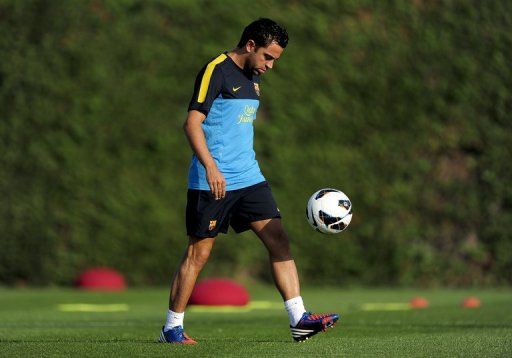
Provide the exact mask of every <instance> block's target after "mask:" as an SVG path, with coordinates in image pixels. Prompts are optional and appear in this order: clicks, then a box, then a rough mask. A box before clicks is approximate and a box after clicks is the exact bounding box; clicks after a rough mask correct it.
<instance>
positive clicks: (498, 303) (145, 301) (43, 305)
mask: <svg viewBox="0 0 512 358" xmlns="http://www.w3.org/2000/svg"><path fill="white" fill-rule="evenodd" d="M250 291H251V295H252V298H253V300H255V301H258V302H260V301H265V302H263V303H259V304H260V305H261V306H265V305H268V306H269V307H267V308H255V309H253V310H251V311H242V312H208V311H202V310H196V311H189V312H187V314H186V317H185V328H186V330H187V332H188V333H189V334H190V335H191V336H192V337H193V338H194V339H196V340H197V341H198V342H199V344H198V345H196V346H176V345H168V344H166V345H164V344H159V343H156V338H157V337H158V334H159V329H160V327H161V326H162V324H163V320H164V317H165V312H166V301H167V290H166V289H144V290H143V289H139V290H129V291H127V292H124V293H117V294H115V293H114V294H99V293H87V292H80V291H73V290H63V289H44V290H36V289H18V290H10V289H0V356H2V357H3V356H33V355H37V356H64V355H66V356H70V355H72V356H113V355H118V356H133V355H138V356H142V355H144V356H167V357H168V356H186V355H190V356H220V357H222V356H237V357H238V356H252V357H259V356H296V357H301V356H322V355H323V356H350V357H353V356H389V357H396V356H405V357H411V356H435V357H438V356H443V357H452V356H461V357H466V356H478V357H481V356H486V357H498V356H508V357H511V356H512V290H511V289H502V290H479V291H477V290H471V291H469V290H466V291H462V290H429V291H421V290H392V289H351V290H344V289H333V288H326V289H320V288H314V289H313V288H310V289H304V290H303V297H304V299H305V302H306V304H307V307H308V309H310V310H313V311H316V312H324V311H325V312H327V311H329V312H331V311H336V312H339V313H341V316H342V317H341V319H340V322H339V323H338V325H337V326H336V328H334V329H330V330H329V331H328V332H327V333H325V334H319V335H317V336H315V337H313V338H312V339H310V340H308V341H306V342H304V343H300V344H299V343H295V342H293V341H292V339H291V336H290V332H289V329H288V319H287V315H286V313H285V312H284V309H283V308H282V303H281V302H280V300H279V297H278V295H277V293H276V291H275V290H274V289H273V288H272V287H262V286H257V287H252V288H251V289H250ZM417 295H420V296H423V297H425V298H427V299H428V300H429V301H430V306H429V307H428V308H426V309H421V310H418V309H417V310H410V309H409V310H408V309H406V307H404V305H403V304H402V305H400V304H399V303H407V302H408V301H409V299H410V298H412V297H414V296H417ZM469 295H474V296H478V297H479V298H480V299H481V300H482V306H481V307H480V308H477V309H463V308H461V307H460V302H461V301H462V299H463V298H464V297H466V296H469ZM369 303H378V304H377V305H373V306H372V305H368V304H369ZM384 303H392V304H395V303H396V305H383V304H384ZM63 304H64V305H68V306H61V305H63ZM69 304H73V305H74V306H69ZM76 304H89V305H91V304H92V305H93V306H84V305H82V306H76ZM76 309H82V310H83V309H93V310H95V309H97V310H101V309H103V310H109V309H113V310H118V311H115V312H80V311H79V312H76V311H75V310H76ZM368 309H371V310H368ZM391 309H395V310H391Z"/></svg>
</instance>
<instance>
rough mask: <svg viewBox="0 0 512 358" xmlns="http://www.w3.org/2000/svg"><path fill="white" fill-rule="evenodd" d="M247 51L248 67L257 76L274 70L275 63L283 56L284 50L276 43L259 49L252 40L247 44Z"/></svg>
mask: <svg viewBox="0 0 512 358" xmlns="http://www.w3.org/2000/svg"><path fill="white" fill-rule="evenodd" d="M246 49H247V51H248V52H249V63H248V66H249V68H250V69H251V70H252V71H253V73H254V74H256V75H262V74H263V73H265V72H266V71H267V70H268V69H270V68H272V67H273V66H274V61H276V60H277V59H278V58H279V57H280V56H281V53H283V50H284V49H283V48H282V47H281V46H279V45H278V44H277V43H276V42H272V43H271V44H270V45H268V46H267V47H263V46H260V47H257V46H256V45H255V44H254V41H252V40H249V41H248V42H247V46H246Z"/></svg>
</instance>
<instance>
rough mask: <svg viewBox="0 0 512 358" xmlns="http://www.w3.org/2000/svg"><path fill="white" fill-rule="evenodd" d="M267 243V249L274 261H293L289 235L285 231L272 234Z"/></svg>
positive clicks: (281, 230)
mask: <svg viewBox="0 0 512 358" xmlns="http://www.w3.org/2000/svg"><path fill="white" fill-rule="evenodd" d="M267 242H268V245H267V248H268V251H269V254H270V256H271V258H272V259H276V260H279V261H285V260H291V259H292V255H291V252H290V242H289V240H288V235H287V234H286V232H285V231H284V230H283V229H280V230H277V231H275V232H273V233H271V234H270V236H269V237H268V238H267Z"/></svg>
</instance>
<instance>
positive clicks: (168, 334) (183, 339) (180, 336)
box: [158, 326, 197, 344]
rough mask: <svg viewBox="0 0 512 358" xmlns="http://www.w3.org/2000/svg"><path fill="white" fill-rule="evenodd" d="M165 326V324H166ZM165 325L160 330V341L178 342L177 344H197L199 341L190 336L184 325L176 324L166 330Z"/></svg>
mask: <svg viewBox="0 0 512 358" xmlns="http://www.w3.org/2000/svg"><path fill="white" fill-rule="evenodd" d="M164 327H165V326H164ZM164 327H162V331H161V332H160V337H159V339H158V341H159V342H160V343H176V344H196V343H197V342H196V341H194V340H193V339H192V338H190V337H189V336H188V335H187V334H186V333H185V332H184V331H183V327H182V326H176V327H173V328H171V329H170V330H168V331H165V332H164Z"/></svg>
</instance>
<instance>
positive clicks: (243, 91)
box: [188, 53, 265, 190]
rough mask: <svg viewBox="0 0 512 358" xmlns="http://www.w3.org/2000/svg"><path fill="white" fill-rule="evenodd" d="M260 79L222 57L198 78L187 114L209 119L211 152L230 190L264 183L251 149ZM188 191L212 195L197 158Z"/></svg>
mask: <svg viewBox="0 0 512 358" xmlns="http://www.w3.org/2000/svg"><path fill="white" fill-rule="evenodd" d="M259 95H260V91H259V76H257V75H254V74H253V73H252V71H244V70H243V69H241V68H240V67H238V66H237V65H236V64H235V63H234V62H233V60H232V59H231V58H230V57H229V56H228V55H227V54H226V53H223V54H221V55H219V56H218V57H216V58H215V59H213V60H212V61H210V62H209V63H208V64H207V65H205V66H204V67H203V68H202V69H201V71H200V72H199V74H198V76H197V78H196V82H195V86H194V94H193V96H192V100H191V101H190V105H189V107H188V110H189V111H190V110H197V111H200V112H202V113H204V114H205V115H206V118H205V120H204V121H203V123H202V127H203V131H204V134H205V137H206V144H207V146H208V149H209V151H210V153H211V155H212V157H213V159H214V160H215V163H216V164H217V167H218V168H219V170H220V172H221V173H222V174H223V175H224V178H225V179H226V190H236V189H242V188H245V187H248V186H251V185H254V184H258V183H261V182H262V181H265V178H264V177H263V174H262V173H261V170H260V167H259V165H258V161H257V160H256V154H255V152H254V148H253V137H254V130H253V122H254V120H255V119H256V112H257V111H258V106H259V103H260V102H259ZM188 188H189V189H199V190H210V187H209V186H208V182H207V181H206V169H205V167H204V166H203V165H202V164H201V162H200V161H199V159H198V158H197V156H196V155H195V154H194V155H193V157H192V162H191V163H190V169H189V175H188Z"/></svg>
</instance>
